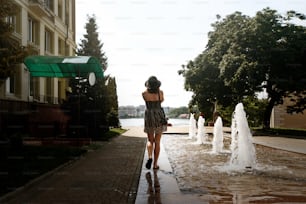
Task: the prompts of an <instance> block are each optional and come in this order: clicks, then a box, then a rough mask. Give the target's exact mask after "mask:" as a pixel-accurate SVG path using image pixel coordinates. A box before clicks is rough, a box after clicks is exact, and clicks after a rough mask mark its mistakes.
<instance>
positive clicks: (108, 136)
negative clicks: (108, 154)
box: [102, 128, 127, 141]
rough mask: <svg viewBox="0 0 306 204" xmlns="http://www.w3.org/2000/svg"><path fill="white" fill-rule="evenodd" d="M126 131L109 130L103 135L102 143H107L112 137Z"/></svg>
mask: <svg viewBox="0 0 306 204" xmlns="http://www.w3.org/2000/svg"><path fill="white" fill-rule="evenodd" d="M126 131H127V130H125V129H122V128H111V129H110V130H109V131H108V132H106V133H104V134H103V138H102V140H103V141H107V140H109V139H111V138H113V137H116V136H119V135H121V134H123V133H124V132H126Z"/></svg>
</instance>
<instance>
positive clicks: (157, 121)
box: [142, 76, 167, 169]
mask: <svg viewBox="0 0 306 204" xmlns="http://www.w3.org/2000/svg"><path fill="white" fill-rule="evenodd" d="M160 85H161V83H160V81H159V80H158V79H157V78H156V77H155V76H151V77H150V78H149V79H148V80H147V81H146V83H145V86H146V88H147V89H146V90H145V91H144V92H143V93H142V97H143V99H144V100H145V102H146V111H145V118H144V120H145V123H144V132H145V133H147V136H148V142H147V151H148V156H149V159H148V161H147V163H146V168H147V169H150V168H151V165H152V161H153V160H152V155H153V151H154V161H153V169H159V166H158V165H157V161H158V157H159V152H160V139H161V136H162V133H163V131H166V130H167V125H165V124H164V125H163V124H162V122H161V118H163V117H164V116H163V111H162V109H161V102H163V101H164V93H163V91H162V90H160V89H159V87H160Z"/></svg>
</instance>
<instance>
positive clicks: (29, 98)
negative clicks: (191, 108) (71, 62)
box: [0, 0, 76, 104]
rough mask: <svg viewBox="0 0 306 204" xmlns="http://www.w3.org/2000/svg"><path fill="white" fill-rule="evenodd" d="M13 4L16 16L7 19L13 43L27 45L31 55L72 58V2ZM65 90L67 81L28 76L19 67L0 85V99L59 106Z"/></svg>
mask: <svg viewBox="0 0 306 204" xmlns="http://www.w3.org/2000/svg"><path fill="white" fill-rule="evenodd" d="M14 2H15V4H16V7H17V9H18V13H17V15H15V16H10V17H8V18H7V21H8V22H9V23H11V24H12V25H13V27H14V32H13V35H12V38H14V40H16V41H18V42H19V43H20V44H21V45H23V46H27V45H31V47H33V48H34V54H35V55H47V56H74V55H75V49H76V42H75V0H14ZM66 87H68V80H67V79H64V78H45V77H31V75H30V72H29V70H28V69H27V67H26V66H25V65H24V64H21V65H20V66H19V68H18V70H16V72H15V75H14V76H11V77H9V78H7V79H5V82H4V83H0V99H4V100H17V101H26V102H37V103H47V104H59V103H61V101H62V100H63V99H65V97H66V96H65V94H66V93H65V90H66Z"/></svg>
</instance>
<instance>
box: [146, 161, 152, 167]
mask: <svg viewBox="0 0 306 204" xmlns="http://www.w3.org/2000/svg"><path fill="white" fill-rule="evenodd" d="M151 165H152V159H148V161H147V163H146V168H147V169H151Z"/></svg>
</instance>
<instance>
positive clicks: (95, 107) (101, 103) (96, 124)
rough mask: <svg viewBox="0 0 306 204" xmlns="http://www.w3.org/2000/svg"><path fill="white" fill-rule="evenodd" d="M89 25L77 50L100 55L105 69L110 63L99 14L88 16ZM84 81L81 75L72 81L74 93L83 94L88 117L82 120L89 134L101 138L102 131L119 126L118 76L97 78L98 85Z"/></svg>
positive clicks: (89, 54) (98, 57)
mask: <svg viewBox="0 0 306 204" xmlns="http://www.w3.org/2000/svg"><path fill="white" fill-rule="evenodd" d="M85 28H86V34H85V35H84V39H82V40H81V43H80V44H79V48H78V50H77V51H76V53H77V55H79V56H93V57H96V58H97V59H98V60H99V61H100V63H101V65H102V69H103V70H104V71H105V70H106V69H107V66H108V63H107V57H106V55H105V53H104V52H103V51H102V47H103V44H102V43H101V42H100V40H99V33H98V32H97V25H96V19H95V16H91V17H90V16H88V23H86V26H85ZM80 81H82V80H80V79H78V78H76V79H71V80H70V84H71V86H72V90H73V91H72V92H73V93H74V95H81V96H83V97H82V98H83V99H82V100H81V105H80V106H81V108H80V109H81V110H80V112H81V115H82V118H83V119H84V120H82V119H81V122H82V124H85V125H86V126H87V127H88V129H89V130H88V134H89V135H91V136H92V137H96V138H97V137H99V136H101V131H102V132H103V131H107V130H108V129H109V126H116V127H117V126H119V117H118V99H117V93H116V81H115V78H112V77H110V76H104V77H103V78H101V79H97V81H96V83H95V85H94V86H89V84H88V83H81V84H80ZM85 81H86V80H85ZM72 120H73V119H72Z"/></svg>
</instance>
